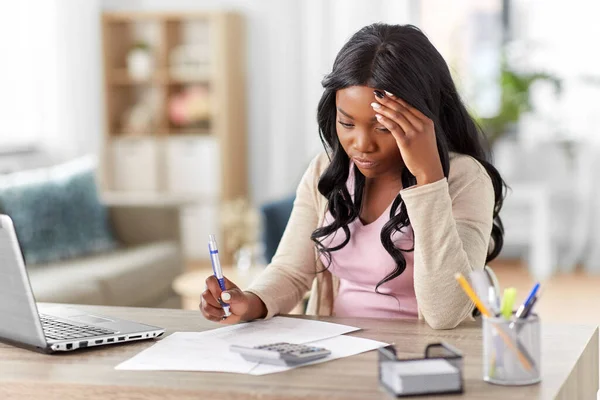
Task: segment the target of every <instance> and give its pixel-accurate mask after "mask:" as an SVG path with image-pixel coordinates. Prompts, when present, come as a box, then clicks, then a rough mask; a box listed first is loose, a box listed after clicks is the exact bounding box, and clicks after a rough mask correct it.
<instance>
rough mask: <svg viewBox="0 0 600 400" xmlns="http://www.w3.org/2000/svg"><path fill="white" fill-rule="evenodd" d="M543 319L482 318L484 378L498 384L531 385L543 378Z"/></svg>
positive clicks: (531, 317)
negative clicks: (541, 368) (541, 369)
mask: <svg viewBox="0 0 600 400" xmlns="http://www.w3.org/2000/svg"><path fill="white" fill-rule="evenodd" d="M540 341H541V335H540V319H539V318H538V316H537V315H535V314H532V315H531V316H528V317H527V318H515V317H514V315H513V317H512V318H511V319H510V320H507V319H505V318H503V317H490V318H487V317H483V380H484V381H486V382H489V383H493V384H496V385H507V386H520V385H532V384H534V383H538V382H540V380H541V371H540V367H541V365H540V361H541V358H540V357H541V343H540Z"/></svg>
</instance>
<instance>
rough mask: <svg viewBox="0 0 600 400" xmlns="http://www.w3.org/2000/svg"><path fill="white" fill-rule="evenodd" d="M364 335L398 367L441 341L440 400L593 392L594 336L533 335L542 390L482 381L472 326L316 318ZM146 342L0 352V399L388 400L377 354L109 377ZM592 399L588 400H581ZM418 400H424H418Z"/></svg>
mask: <svg viewBox="0 0 600 400" xmlns="http://www.w3.org/2000/svg"><path fill="white" fill-rule="evenodd" d="M78 308H81V309H85V310H87V311H90V312H94V313H98V314H104V315H107V316H115V317H120V318H127V319H132V320H136V321H139V322H142V323H147V324H152V325H158V326H162V327H165V328H166V329H167V330H168V332H167V333H172V332H176V331H203V330H207V329H211V328H216V327H218V326H219V325H217V324H215V323H211V322H208V321H206V320H204V319H203V318H202V316H201V315H200V313H199V312H195V311H182V310H161V309H143V308H122V307H96V306H78ZM323 320H327V321H331V322H338V323H342V324H348V325H353V326H357V327H361V328H363V329H362V330H361V331H358V332H356V333H353V334H352V335H354V336H359V337H365V338H369V339H375V340H380V341H384V342H387V343H395V345H396V347H397V349H398V356H399V357H416V356H422V353H423V350H424V348H425V345H426V344H427V343H430V342H435V341H439V340H445V341H448V342H449V343H451V344H453V345H455V346H456V347H458V348H459V349H461V350H462V351H463V352H464V355H465V359H464V377H465V393H464V394H463V395H461V396H444V397H440V398H443V399H446V400H447V399H451V398H460V399H482V400H485V399H503V400H504V399H511V400H516V399H535V398H540V399H554V398H560V399H584V398H585V399H587V398H593V399H595V398H596V397H595V396H596V391H597V390H598V329H597V327H591V326H577V325H543V326H542V337H543V343H542V360H543V365H542V383H540V384H539V385H534V386H527V387H501V386H495V385H491V384H487V383H485V382H483V380H482V365H481V359H482V338H481V328H480V326H479V323H475V322H472V323H465V324H463V325H461V326H460V327H458V328H456V329H454V330H449V331H434V330H432V329H430V328H429V327H428V326H427V325H426V324H425V323H423V322H418V321H402V320H396V321H393V320H375V319H373V320H370V319H351V318H325V319H323ZM152 343H153V342H152V341H143V342H138V343H130V344H122V345H115V346H106V347H101V348H96V349H87V350H83V351H79V352H73V353H68V354H60V355H44V354H39V353H35V352H31V351H27V350H23V349H19V348H15V347H10V346H7V345H5V344H2V343H0V398H2V399H11V398H19V399H21V398H23V399H37V398H43V399H44V400H50V399H61V400H70V399H80V398H85V399H93V398H104V399H113V400H115V399H116V400H119V399H133V398H135V399H178V400H179V399H200V398H202V399H207V400H224V399H246V398H250V399H262V400H270V399H327V400H330V399H391V398H392V397H391V396H390V395H388V394H387V393H386V392H383V391H382V390H380V389H379V386H378V381H377V367H376V365H377V364H376V359H377V354H376V352H369V353H365V354H360V355H357V356H354V357H349V358H344V359H340V360H335V361H331V362H327V363H323V364H319V365H314V366H308V367H304V368H297V369H295V370H291V371H287V372H283V373H278V374H272V375H265V376H250V375H237V374H222V373H206V372H164V371H116V370H115V369H114V367H115V366H116V365H117V364H119V363H120V362H122V361H124V360H126V359H128V358H130V357H132V356H133V355H135V354H137V353H138V352H140V351H141V350H143V349H145V348H147V347H149V346H151V345H152ZM590 394H593V397H591V396H590ZM421 398H423V397H421Z"/></svg>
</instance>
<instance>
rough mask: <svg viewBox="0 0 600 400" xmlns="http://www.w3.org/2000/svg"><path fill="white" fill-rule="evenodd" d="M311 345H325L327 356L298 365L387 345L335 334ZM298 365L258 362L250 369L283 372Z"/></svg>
mask: <svg viewBox="0 0 600 400" xmlns="http://www.w3.org/2000/svg"><path fill="white" fill-rule="evenodd" d="M310 344H311V345H313V346H318V347H325V348H326V349H329V350H331V355H330V356H329V357H326V358H323V359H320V360H316V361H313V362H310V363H306V364H302V365H301V366H300V367H304V366H306V365H312V364H319V363H324V362H327V361H332V360H336V359H338V358H343V357H350V356H353V355H356V354H360V353H365V352H367V351H371V350H375V349H378V348H380V347H383V346H387V343H383V342H377V341H375V340H370V339H363V338H357V337H353V336H336V337H332V338H329V339H324V340H318V341H316V342H312V343H310ZM293 368H299V367H286V366H280V365H268V364H258V365H257V366H256V367H255V368H253V369H252V370H251V371H250V374H251V375H266V374H273V373H275V372H283V371H287V370H289V369H293Z"/></svg>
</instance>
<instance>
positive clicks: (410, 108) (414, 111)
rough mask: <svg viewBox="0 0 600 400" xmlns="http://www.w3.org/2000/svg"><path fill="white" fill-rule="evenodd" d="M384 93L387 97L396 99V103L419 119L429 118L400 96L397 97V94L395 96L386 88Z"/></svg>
mask: <svg viewBox="0 0 600 400" xmlns="http://www.w3.org/2000/svg"><path fill="white" fill-rule="evenodd" d="M385 95H386V97H387V98H389V99H392V100H393V101H396V102H397V103H399V104H400V105H401V106H403V107H404V108H405V109H406V110H407V111H408V112H409V113H410V114H411V115H413V116H414V117H416V118H417V119H419V120H421V121H422V122H423V121H426V120H428V119H429V118H428V117H427V116H426V115H425V114H423V113H422V112H421V111H419V110H417V109H416V108H414V107H413V106H411V105H410V104H408V103H407V102H406V101H404V100H402V99H401V98H400V97H398V96H396V95H394V94H392V93H390V92H388V91H387V90H386V91H385Z"/></svg>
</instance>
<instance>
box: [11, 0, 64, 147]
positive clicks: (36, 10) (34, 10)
mask: <svg viewBox="0 0 600 400" xmlns="http://www.w3.org/2000/svg"><path fill="white" fill-rule="evenodd" d="M56 26H57V18H56V1H54V0H44V1H35V0H21V1H7V2H2V3H0V53H1V54H2V63H0V88H1V89H0V153H11V152H14V151H19V150H23V149H27V148H30V147H35V145H36V143H39V142H40V140H41V139H42V138H43V136H44V134H46V133H48V132H51V131H52V130H53V129H54V130H55V129H56V128H55V127H56V126H57V124H56V118H57V113H56V110H55V108H56V104H57V93H58V90H57V83H56V78H57V62H56V61H57V60H56V57H57V56H56V53H57V52H56V48H57V34H56Z"/></svg>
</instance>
